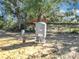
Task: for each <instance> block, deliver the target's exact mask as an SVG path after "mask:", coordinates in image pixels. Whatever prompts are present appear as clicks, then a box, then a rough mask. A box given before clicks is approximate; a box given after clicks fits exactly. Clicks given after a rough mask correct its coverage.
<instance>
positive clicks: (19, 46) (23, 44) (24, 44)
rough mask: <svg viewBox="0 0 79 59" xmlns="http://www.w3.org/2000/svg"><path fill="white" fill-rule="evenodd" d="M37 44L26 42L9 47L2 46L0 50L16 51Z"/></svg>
mask: <svg viewBox="0 0 79 59" xmlns="http://www.w3.org/2000/svg"><path fill="white" fill-rule="evenodd" d="M36 45H37V43H35V42H27V43H20V44H14V45H11V46H4V47H0V49H1V50H5V51H6V50H13V49H18V48H22V47H28V46H36Z"/></svg>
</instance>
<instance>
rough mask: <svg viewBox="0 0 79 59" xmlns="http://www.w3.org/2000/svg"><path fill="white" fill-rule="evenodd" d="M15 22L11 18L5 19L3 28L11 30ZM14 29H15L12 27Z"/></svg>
mask: <svg viewBox="0 0 79 59" xmlns="http://www.w3.org/2000/svg"><path fill="white" fill-rule="evenodd" d="M15 24H16V23H15V22H13V20H7V21H6V22H5V23H4V27H3V29H4V30H13V29H14V28H15ZM14 30H15V29H14Z"/></svg>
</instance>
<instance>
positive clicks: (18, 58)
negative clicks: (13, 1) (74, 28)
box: [0, 37, 79, 59]
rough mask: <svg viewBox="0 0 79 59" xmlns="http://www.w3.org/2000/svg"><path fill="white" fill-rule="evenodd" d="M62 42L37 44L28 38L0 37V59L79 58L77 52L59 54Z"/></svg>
mask: <svg viewBox="0 0 79 59" xmlns="http://www.w3.org/2000/svg"><path fill="white" fill-rule="evenodd" d="M62 47H63V44H62V43H56V44H55V43H46V44H36V43H34V42H33V41H30V40H27V41H26V43H22V41H20V40H15V39H14V38H12V37H8V38H1V39H0V59H79V57H78V53H77V52H73V51H71V52H69V53H67V54H63V55H58V52H59V49H62Z"/></svg>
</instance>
